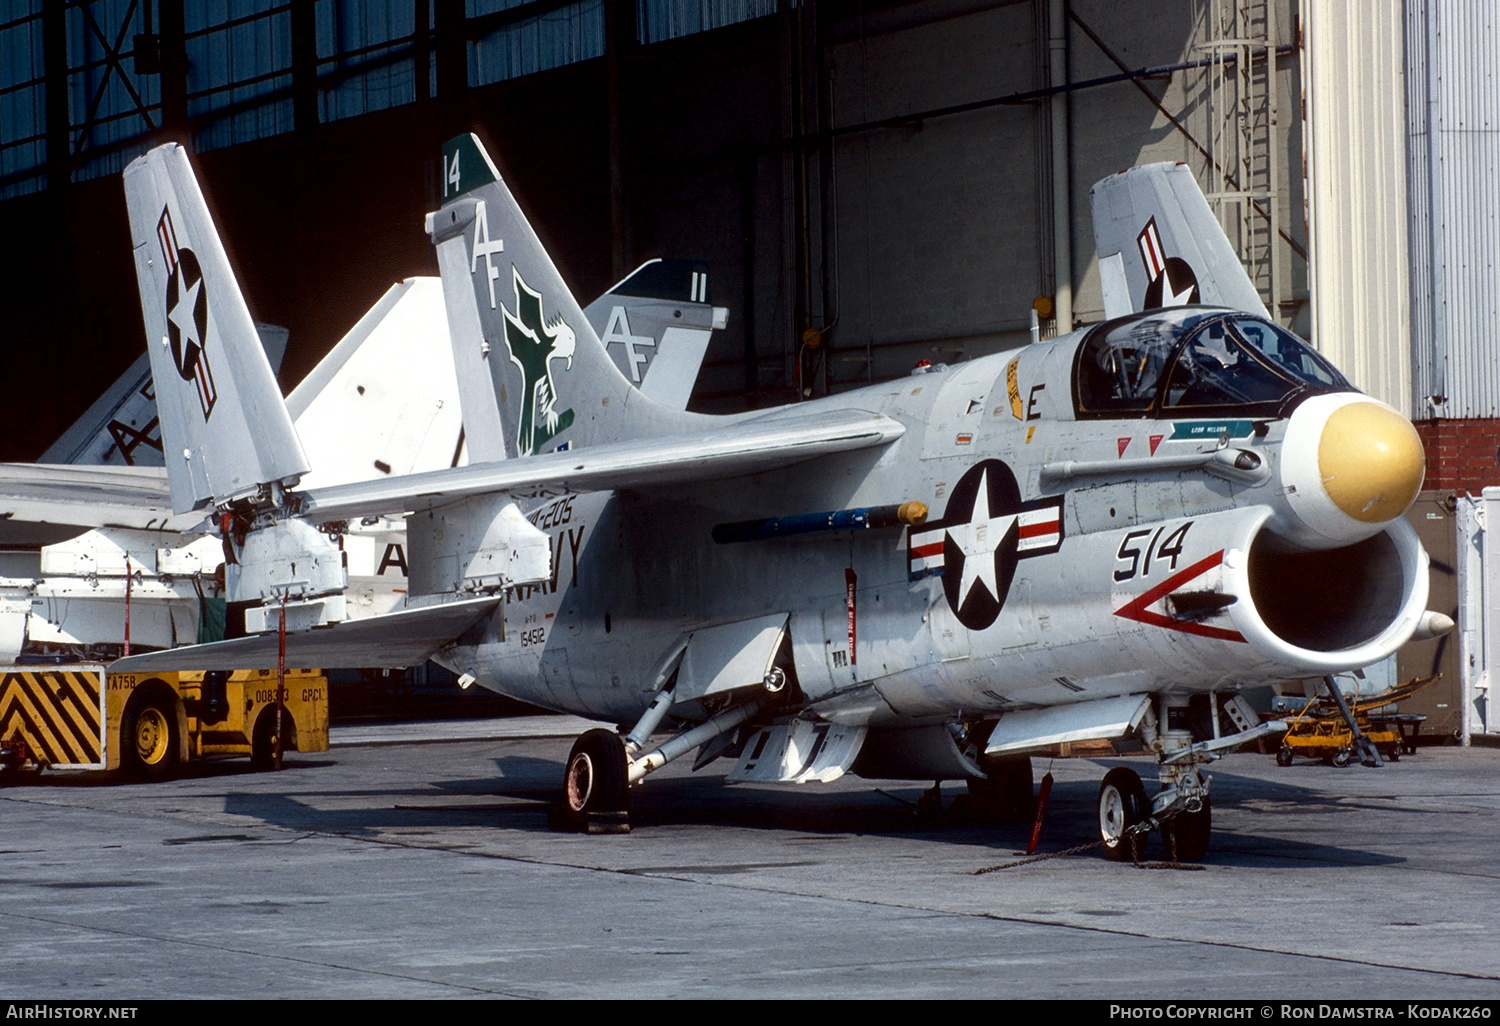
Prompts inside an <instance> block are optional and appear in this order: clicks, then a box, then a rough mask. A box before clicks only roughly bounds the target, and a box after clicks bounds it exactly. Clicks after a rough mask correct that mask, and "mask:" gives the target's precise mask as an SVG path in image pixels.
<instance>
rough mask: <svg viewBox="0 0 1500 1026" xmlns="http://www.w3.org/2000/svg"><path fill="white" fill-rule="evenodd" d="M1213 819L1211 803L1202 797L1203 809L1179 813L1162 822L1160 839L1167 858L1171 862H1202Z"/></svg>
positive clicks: (1206, 796) (1208, 799)
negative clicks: (1165, 849) (1164, 846)
mask: <svg viewBox="0 0 1500 1026" xmlns="http://www.w3.org/2000/svg"><path fill="white" fill-rule="evenodd" d="M1213 819H1214V810H1213V802H1212V801H1211V800H1210V798H1209V797H1208V795H1204V796H1203V808H1201V809H1199V810H1198V811H1197V812H1179V813H1178V814H1177V815H1175V816H1173V817H1172V818H1171V819H1167V820H1163V821H1162V824H1161V839H1162V843H1163V844H1164V845H1166V848H1167V858H1168V859H1170V860H1171V861H1173V862H1202V861H1203V856H1205V855H1207V854H1208V839H1209V835H1210V834H1211V833H1212V832H1213Z"/></svg>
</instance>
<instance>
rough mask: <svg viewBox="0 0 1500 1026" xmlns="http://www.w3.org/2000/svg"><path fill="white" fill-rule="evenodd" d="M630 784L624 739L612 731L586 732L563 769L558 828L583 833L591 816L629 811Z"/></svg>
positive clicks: (575, 744)
mask: <svg viewBox="0 0 1500 1026" xmlns="http://www.w3.org/2000/svg"><path fill="white" fill-rule="evenodd" d="M628 785H629V780H628V777H627V775H626V757H625V742H624V740H623V739H622V738H621V737H620V735H619V734H616V733H615V732H614V731H612V730H604V729H603V728H595V729H594V730H589V731H585V732H584V733H583V734H582V735H580V736H579V738H578V740H577V741H575V742H574V743H573V751H572V752H570V753H569V755H568V764H567V767H566V768H565V769H564V770H563V793H562V799H561V800H560V801H559V803H558V808H557V811H558V813H559V817H558V819H559V821H558V822H557V824H556V825H557V826H560V827H562V828H563V829H571V830H583V829H586V828H587V827H588V821H589V817H590V816H591V815H594V814H598V813H614V814H620V813H624V812H626V811H628V809H629V794H628Z"/></svg>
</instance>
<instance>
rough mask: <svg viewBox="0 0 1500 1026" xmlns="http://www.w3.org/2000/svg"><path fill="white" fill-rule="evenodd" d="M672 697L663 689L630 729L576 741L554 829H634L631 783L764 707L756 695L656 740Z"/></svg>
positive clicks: (554, 811)
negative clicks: (631, 819)
mask: <svg viewBox="0 0 1500 1026" xmlns="http://www.w3.org/2000/svg"><path fill="white" fill-rule="evenodd" d="M672 701H673V695H672V692H671V691H669V690H663V691H661V692H660V693H658V694H657V696H656V699H655V700H654V701H653V702H652V703H651V705H650V707H649V708H647V710H646V712H645V714H644V715H643V716H642V717H641V719H640V722H638V723H637V724H636V725H635V726H634V727H632V728H631V730H630V732H629V733H628V734H625V735H623V736H621V735H620V734H617V733H615V732H614V731H612V730H603V729H594V730H590V731H586V732H585V733H583V734H582V735H581V736H580V737H579V738H578V740H577V741H576V742H574V744H573V751H572V752H571V753H569V755H568V764H567V767H566V768H565V769H564V770H563V793H562V795H561V797H559V798H558V800H557V801H556V802H555V803H553V805H552V808H551V809H550V810H549V813H548V817H547V818H548V823H549V824H550V825H551V827H552V829H554V830H568V831H575V832H578V833H588V834H626V833H629V832H630V787H631V785H633V784H639V783H640V782H641V781H642V780H644V779H645V778H646V775H647V774H648V773H653V772H655V771H656V770H659V769H661V768H662V767H663V766H665V765H666V764H667V763H669V762H671V761H672V760H673V759H676V758H678V757H679V756H682V755H686V754H687V753H688V752H691V751H692V750H693V749H695V748H697V747H698V746H700V745H708V744H709V743H710V742H713V741H716V740H718V739H719V738H722V737H723V736H724V735H726V734H728V733H729V732H730V731H734V730H738V729H739V727H740V725H741V724H742V723H744V722H745V721H746V720H748V719H750V718H751V717H753V716H755V715H756V714H757V713H758V712H760V710H761V700H760V699H758V698H752V699H750V700H749V701H747V702H743V703H742V704H740V705H737V706H733V707H731V708H729V709H726V710H725V711H724V712H721V713H719V714H718V715H717V716H714V717H711V718H710V719H708V720H706V721H705V722H703V723H700V724H698V725H697V726H695V727H691V728H689V729H687V730H684V731H682V732H680V733H678V734H674V735H673V736H672V737H670V738H668V739H667V740H666V741H663V742H662V743H661V744H659V745H655V746H650V738H651V735H652V734H653V733H654V732H655V731H656V728H657V727H658V726H660V725H661V722H662V720H664V719H665V718H666V716H667V711H668V710H669V709H671V707H672ZM648 746H649V747H648Z"/></svg>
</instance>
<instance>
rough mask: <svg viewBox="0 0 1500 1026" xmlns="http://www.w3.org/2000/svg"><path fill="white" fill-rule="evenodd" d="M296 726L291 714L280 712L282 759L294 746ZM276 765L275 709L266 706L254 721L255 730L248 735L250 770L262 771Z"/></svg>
mask: <svg viewBox="0 0 1500 1026" xmlns="http://www.w3.org/2000/svg"><path fill="white" fill-rule="evenodd" d="M296 738H297V725H296V724H295V723H293V722H292V714H291V712H289V711H288V710H286V709H282V710H281V754H282V756H283V757H285V756H286V753H287V752H289V751H291V750H292V749H293V748H295V747H297V746H296ZM275 765H276V707H275V706H274V705H271V706H267V707H266V708H264V709H262V710H261V711H260V718H259V719H257V720H256V721H255V730H254V732H253V733H252V734H251V735H250V768H251V769H254V770H257V771H263V770H268V769H272V768H274V767H275Z"/></svg>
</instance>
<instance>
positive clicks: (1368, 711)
mask: <svg viewBox="0 0 1500 1026" xmlns="http://www.w3.org/2000/svg"><path fill="white" fill-rule="evenodd" d="M1441 677H1442V674H1440V673H1439V674H1436V675H1434V676H1431V677H1426V678H1417V677H1414V678H1412V679H1411V680H1410V681H1407V682H1406V683H1405V684H1403V685H1401V686H1400V687H1398V688H1396V689H1394V690H1392V691H1387V692H1385V693H1384V694H1382V695H1378V696H1376V697H1373V698H1365V699H1361V698H1359V697H1358V696H1355V698H1354V700H1353V701H1352V702H1350V701H1348V700H1347V699H1343V700H1341V699H1342V698H1343V696H1342V695H1340V694H1339V693H1338V692H1337V691H1335V690H1332V688H1333V685H1332V684H1331V683H1330V685H1329V686H1330V693H1329V694H1328V695H1319V696H1317V697H1315V698H1310V699H1307V701H1306V704H1305V705H1303V706H1302V708H1301V709H1300V710H1298V711H1296V712H1295V713H1294V714H1293V715H1290V716H1286V717H1284V718H1285V720H1286V723H1287V732H1286V734H1285V736H1283V737H1282V739H1281V748H1280V749H1279V750H1278V751H1277V752H1276V764H1277V765H1278V766H1290V765H1291V764H1292V760H1293V759H1295V758H1296V757H1297V756H1299V755H1300V756H1303V757H1305V758H1309V759H1322V760H1324V761H1325V762H1328V763H1331V764H1332V765H1334V766H1347V765H1348V764H1349V761H1350V759H1351V758H1353V757H1354V756H1355V755H1357V754H1359V750H1360V748H1361V747H1362V744H1361V742H1363V743H1364V747H1365V748H1366V751H1367V752H1368V751H1369V749H1370V748H1373V749H1374V751H1376V752H1378V753H1379V754H1380V755H1382V756H1384V757H1385V758H1386V759H1387V760H1388V761H1390V762H1397V761H1399V760H1400V758H1401V754H1402V752H1405V753H1406V754H1407V755H1411V754H1413V753H1415V752H1416V750H1417V733H1418V731H1420V730H1421V728H1422V723H1423V721H1425V720H1426V719H1427V717H1426V716H1423V715H1421V714H1420V713H1399V712H1396V711H1394V709H1395V706H1396V705H1397V704H1398V703H1400V702H1402V701H1405V700H1406V699H1408V698H1410V697H1411V696H1412V695H1415V694H1416V693H1417V692H1419V691H1422V690H1423V689H1425V688H1428V687H1431V686H1432V685H1433V684H1435V683H1437V681H1438V680H1439V679H1440V678H1441ZM1281 700H1282V701H1283V702H1285V701H1287V700H1288V699H1287V698H1285V697H1283V698H1282V699H1281ZM1341 706H1342V707H1343V708H1342V709H1341V708H1340V707H1341ZM1387 709H1389V710H1391V711H1389V712H1387V711H1385V710H1387ZM1273 715H1275V711H1274V710H1273ZM1351 717H1352V719H1353V725H1352V726H1351V723H1350V722H1349V721H1350V718H1351Z"/></svg>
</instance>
